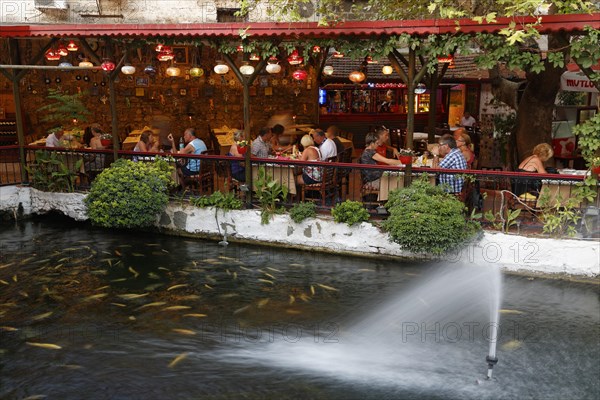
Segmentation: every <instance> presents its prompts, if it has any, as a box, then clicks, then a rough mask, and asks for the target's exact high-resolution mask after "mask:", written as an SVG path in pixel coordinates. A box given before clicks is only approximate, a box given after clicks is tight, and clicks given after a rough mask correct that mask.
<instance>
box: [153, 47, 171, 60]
mask: <svg viewBox="0 0 600 400" xmlns="http://www.w3.org/2000/svg"><path fill="white" fill-rule="evenodd" d="M174 58H175V54H174V53H173V49H171V48H170V47H169V46H163V48H162V50H161V51H160V52H159V53H158V55H157V56H156V59H157V60H158V61H171V60H173V59H174Z"/></svg>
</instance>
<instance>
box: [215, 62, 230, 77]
mask: <svg viewBox="0 0 600 400" xmlns="http://www.w3.org/2000/svg"><path fill="white" fill-rule="evenodd" d="M213 71H215V73H217V74H219V75H225V74H226V73H228V72H229V67H228V66H227V64H225V63H224V62H223V61H217V65H215V67H214V68H213Z"/></svg>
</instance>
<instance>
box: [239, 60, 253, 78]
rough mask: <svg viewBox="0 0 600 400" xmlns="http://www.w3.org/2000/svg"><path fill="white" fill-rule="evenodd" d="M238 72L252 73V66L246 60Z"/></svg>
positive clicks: (243, 73) (247, 74)
mask: <svg viewBox="0 0 600 400" xmlns="http://www.w3.org/2000/svg"><path fill="white" fill-rule="evenodd" d="M240 72H241V73H242V75H246V76H249V75H252V74H253V73H254V67H253V66H252V65H250V64H248V63H247V62H246V63H244V65H242V66H241V67H240Z"/></svg>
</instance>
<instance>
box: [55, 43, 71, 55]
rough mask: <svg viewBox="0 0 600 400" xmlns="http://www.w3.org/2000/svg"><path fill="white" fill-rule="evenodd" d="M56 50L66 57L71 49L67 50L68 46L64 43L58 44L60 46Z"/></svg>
mask: <svg viewBox="0 0 600 400" xmlns="http://www.w3.org/2000/svg"><path fill="white" fill-rule="evenodd" d="M56 52H57V53H58V55H59V56H61V57H66V56H68V55H69V50H67V48H66V47H65V45H64V44H62V43H61V44H59V45H58V47H57V48H56Z"/></svg>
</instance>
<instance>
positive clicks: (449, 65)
mask: <svg viewBox="0 0 600 400" xmlns="http://www.w3.org/2000/svg"><path fill="white" fill-rule="evenodd" d="M454 68H456V65H455V64H454V58H452V60H451V61H450V63H449V64H448V69H454Z"/></svg>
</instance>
